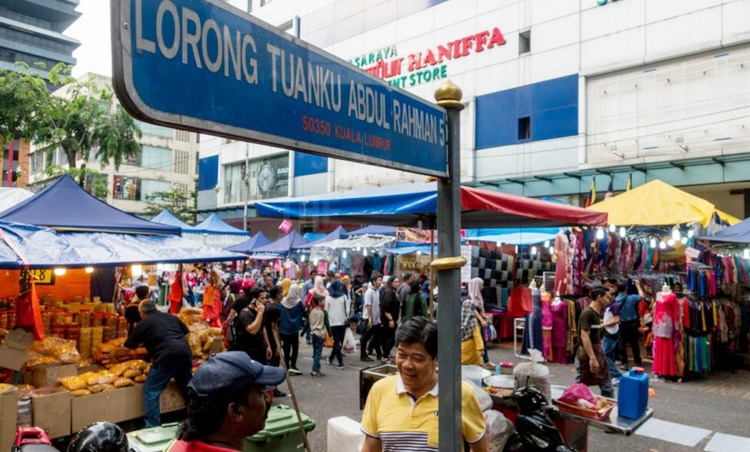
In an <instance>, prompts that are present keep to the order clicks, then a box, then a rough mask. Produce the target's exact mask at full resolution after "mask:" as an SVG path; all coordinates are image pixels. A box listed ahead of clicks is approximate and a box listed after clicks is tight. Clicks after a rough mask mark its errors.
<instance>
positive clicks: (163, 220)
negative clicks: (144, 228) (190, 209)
mask: <svg viewBox="0 0 750 452" xmlns="http://www.w3.org/2000/svg"><path fill="white" fill-rule="evenodd" d="M151 221H152V222H154V223H159V224H166V225H167V226H176V227H178V228H180V229H182V232H199V231H197V230H196V229H195V227H194V226H190V225H189V224H187V223H185V222H184V221H182V220H180V219H179V218H177V217H176V216H174V215H172V212H170V211H169V210H167V209H164V210H162V211H161V212H160V213H159V215H157V216H155V217H154V218H152V219H151Z"/></svg>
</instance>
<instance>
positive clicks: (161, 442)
mask: <svg viewBox="0 0 750 452" xmlns="http://www.w3.org/2000/svg"><path fill="white" fill-rule="evenodd" d="M178 426H179V424H178V423H177V422H173V423H171V424H164V425H162V426H161V427H153V428H147V429H143V430H136V431H134V432H130V433H128V446H130V448H129V451H130V452H162V451H163V450H164V449H166V447H167V445H168V444H169V442H170V441H172V440H173V439H174V437H175V435H176V434H177V427H178Z"/></svg>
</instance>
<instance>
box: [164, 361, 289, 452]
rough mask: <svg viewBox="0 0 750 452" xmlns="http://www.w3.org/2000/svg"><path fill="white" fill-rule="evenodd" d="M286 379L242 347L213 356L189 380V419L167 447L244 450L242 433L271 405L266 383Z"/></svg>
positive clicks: (252, 429)
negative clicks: (241, 348)
mask: <svg viewBox="0 0 750 452" xmlns="http://www.w3.org/2000/svg"><path fill="white" fill-rule="evenodd" d="M285 378H286V372H285V371H284V369H281V368H278V367H271V366H264V365H262V364H260V363H258V362H256V361H253V360H252V359H250V357H249V356H247V354H246V353H244V352H224V353H219V354H216V355H213V356H212V357H211V358H209V359H208V361H206V362H205V363H204V364H203V365H201V366H200V367H199V368H198V371H197V372H196V373H195V376H193V379H192V381H191V382H190V384H189V385H188V390H187V401H188V402H187V403H188V408H187V409H188V418H187V419H186V420H185V421H183V423H182V424H181V425H180V429H179V431H178V432H177V439H176V440H175V441H174V442H173V443H172V444H171V445H169V446H168V447H167V449H166V450H167V451H168V452H223V451H235V450H242V449H243V446H244V442H245V438H246V437H248V436H253V435H255V434H256V433H258V432H259V431H261V430H262V429H263V427H264V426H265V423H266V418H267V417H268V410H270V409H271V403H270V400H269V398H268V395H267V394H266V392H265V388H266V386H276V385H278V384H280V383H281V382H283V381H284V379H285Z"/></svg>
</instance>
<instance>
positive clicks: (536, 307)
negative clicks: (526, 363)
mask: <svg viewBox="0 0 750 452" xmlns="http://www.w3.org/2000/svg"><path fill="white" fill-rule="evenodd" d="M531 307H532V309H531V312H530V313H528V314H526V327H525V328H524V330H523V347H522V348H521V354H524V355H526V354H528V353H529V350H531V349H534V350H539V351H540V352H542V351H543V350H544V344H543V341H542V294H541V292H540V291H539V289H531Z"/></svg>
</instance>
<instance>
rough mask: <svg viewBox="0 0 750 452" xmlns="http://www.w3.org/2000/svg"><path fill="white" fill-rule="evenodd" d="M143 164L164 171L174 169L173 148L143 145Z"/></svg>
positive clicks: (145, 166)
mask: <svg viewBox="0 0 750 452" xmlns="http://www.w3.org/2000/svg"><path fill="white" fill-rule="evenodd" d="M141 166H142V167H144V168H152V169H158V170H164V171H171V170H172V150H171V149H167V148H162V147H157V146H148V145H145V144H144V145H143V146H142V150H141Z"/></svg>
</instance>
